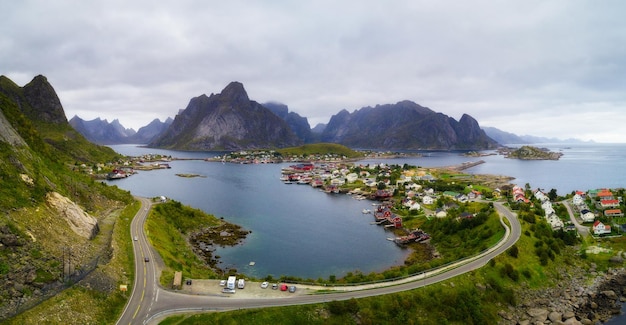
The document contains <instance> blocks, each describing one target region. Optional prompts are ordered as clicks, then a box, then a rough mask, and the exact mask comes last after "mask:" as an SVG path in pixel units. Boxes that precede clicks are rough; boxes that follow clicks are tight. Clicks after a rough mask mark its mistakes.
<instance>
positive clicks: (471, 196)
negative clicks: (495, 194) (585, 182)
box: [467, 190, 482, 200]
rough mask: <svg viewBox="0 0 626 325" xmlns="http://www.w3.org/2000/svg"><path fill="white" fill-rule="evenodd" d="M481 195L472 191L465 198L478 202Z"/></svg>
mask: <svg viewBox="0 0 626 325" xmlns="http://www.w3.org/2000/svg"><path fill="white" fill-rule="evenodd" d="M481 196H482V193H480V192H479V191H477V190H472V191H470V192H469V193H468V194H467V198H468V199H470V200H480V198H481Z"/></svg>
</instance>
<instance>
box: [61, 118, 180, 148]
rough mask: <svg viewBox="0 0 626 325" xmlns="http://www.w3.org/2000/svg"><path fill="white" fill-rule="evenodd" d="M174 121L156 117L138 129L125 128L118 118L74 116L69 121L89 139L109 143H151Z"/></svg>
mask: <svg viewBox="0 0 626 325" xmlns="http://www.w3.org/2000/svg"><path fill="white" fill-rule="evenodd" d="M172 121H173V120H172V119H171V118H168V119H167V120H165V122H161V121H160V120H159V119H154V120H152V122H150V123H149V124H148V125H146V126H143V127H141V128H139V130H138V131H135V130H133V129H127V128H125V127H124V126H123V125H122V124H120V122H119V120H117V119H115V120H113V121H112V122H109V121H107V120H102V119H100V118H96V119H93V120H91V121H85V120H83V119H81V118H80V117H78V116H74V117H72V119H71V120H70V121H69V123H70V125H71V126H72V127H73V128H74V129H75V130H76V131H78V132H79V133H80V134H82V135H83V136H84V137H85V138H87V139H88V140H89V141H91V142H93V143H97V144H103V145H109V144H122V143H136V144H146V143H150V141H152V140H153V139H154V138H156V137H157V136H159V135H161V134H162V133H163V132H165V130H167V128H168V127H169V126H170V124H172Z"/></svg>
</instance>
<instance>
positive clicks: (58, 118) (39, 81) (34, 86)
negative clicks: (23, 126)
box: [23, 75, 67, 124]
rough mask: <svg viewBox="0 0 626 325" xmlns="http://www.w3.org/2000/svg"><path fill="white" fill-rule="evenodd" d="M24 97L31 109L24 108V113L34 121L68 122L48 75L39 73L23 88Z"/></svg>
mask: <svg viewBox="0 0 626 325" xmlns="http://www.w3.org/2000/svg"><path fill="white" fill-rule="evenodd" d="M23 91H24V97H25V98H26V101H27V102H28V104H30V107H31V108H32V110H31V109H24V114H26V116H28V117H29V118H30V119H32V120H34V121H43V122H47V123H53V124H62V123H67V118H66V117H65V111H64V110H63V106H62V105H61V101H60V100H59V97H58V96H57V94H56V92H55V91H54V88H52V85H50V83H48V79H46V77H44V76H42V75H39V76H36V77H35V78H33V80H32V81H31V82H29V83H28V84H27V85H25V86H24V88H23Z"/></svg>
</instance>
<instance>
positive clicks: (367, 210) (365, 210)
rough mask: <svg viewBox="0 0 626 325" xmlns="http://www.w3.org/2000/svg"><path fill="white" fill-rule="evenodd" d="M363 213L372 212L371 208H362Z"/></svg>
mask: <svg viewBox="0 0 626 325" xmlns="http://www.w3.org/2000/svg"><path fill="white" fill-rule="evenodd" d="M362 212H363V214H368V213H372V210H370V209H363V211H362Z"/></svg>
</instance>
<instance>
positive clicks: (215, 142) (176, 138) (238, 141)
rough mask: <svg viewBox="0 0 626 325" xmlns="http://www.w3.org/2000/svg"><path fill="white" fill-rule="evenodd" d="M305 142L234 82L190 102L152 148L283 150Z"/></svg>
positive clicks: (152, 143) (239, 84) (151, 144)
mask: <svg viewBox="0 0 626 325" xmlns="http://www.w3.org/2000/svg"><path fill="white" fill-rule="evenodd" d="M301 143H302V141H301V140H300V139H298V137H297V136H296V135H295V134H294V132H293V131H292V130H291V128H290V127H289V125H288V124H287V123H286V122H285V121H284V120H282V119H281V118H279V117H278V116H276V114H274V113H272V112H271V111H270V110H269V109H267V108H265V107H263V106H262V105H261V104H259V103H257V102H255V101H252V100H250V99H249V98H248V94H247V93H246V91H245V89H244V87H243V85H242V84H241V83H239V82H231V83H230V84H229V85H228V86H226V88H224V90H222V92H221V93H219V94H211V96H206V95H201V96H198V97H195V98H193V99H191V101H190V102H189V105H188V106H187V108H185V109H184V110H183V111H182V112H181V113H179V114H178V115H177V116H176V117H175V118H174V122H172V124H171V125H170V126H169V128H168V129H167V130H166V131H165V132H164V133H163V134H162V135H161V136H159V137H158V138H157V139H155V140H154V141H152V142H150V144H149V146H151V147H158V148H167V149H180V150H200V151H205V150H237V149H261V148H283V147H291V146H296V145H300V144H301Z"/></svg>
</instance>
